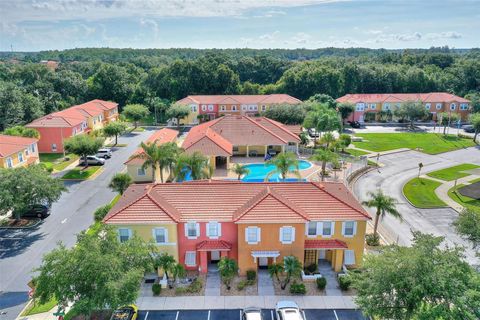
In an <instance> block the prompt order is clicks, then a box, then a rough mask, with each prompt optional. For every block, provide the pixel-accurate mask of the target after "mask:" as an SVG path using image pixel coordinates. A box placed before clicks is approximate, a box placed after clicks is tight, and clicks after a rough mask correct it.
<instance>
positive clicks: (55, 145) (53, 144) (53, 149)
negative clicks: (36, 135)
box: [52, 143, 57, 152]
mask: <svg viewBox="0 0 480 320" xmlns="http://www.w3.org/2000/svg"><path fill="white" fill-rule="evenodd" d="M52 151H53V152H55V151H57V144H56V143H52Z"/></svg>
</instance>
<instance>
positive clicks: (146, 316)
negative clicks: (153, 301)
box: [143, 311, 148, 320]
mask: <svg viewBox="0 0 480 320" xmlns="http://www.w3.org/2000/svg"><path fill="white" fill-rule="evenodd" d="M147 318H148V311H147V313H146V314H145V319H143V320H147Z"/></svg>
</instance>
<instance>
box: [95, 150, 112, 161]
mask: <svg viewBox="0 0 480 320" xmlns="http://www.w3.org/2000/svg"><path fill="white" fill-rule="evenodd" d="M96 156H97V157H99V158H103V159H110V158H111V157H112V150H111V149H108V148H104V149H99V150H98V151H97V154H96Z"/></svg>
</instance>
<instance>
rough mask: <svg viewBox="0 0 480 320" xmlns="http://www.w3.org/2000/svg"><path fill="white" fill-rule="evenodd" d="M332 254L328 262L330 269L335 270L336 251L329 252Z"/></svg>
mask: <svg viewBox="0 0 480 320" xmlns="http://www.w3.org/2000/svg"><path fill="white" fill-rule="evenodd" d="M331 252H332V260H331V261H330V265H331V267H332V269H335V260H336V258H337V251H336V250H331Z"/></svg>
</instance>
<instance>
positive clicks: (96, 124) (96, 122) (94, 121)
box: [87, 115, 104, 130]
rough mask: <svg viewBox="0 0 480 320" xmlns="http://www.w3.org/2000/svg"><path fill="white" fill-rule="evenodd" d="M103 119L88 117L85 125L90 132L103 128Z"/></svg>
mask: <svg viewBox="0 0 480 320" xmlns="http://www.w3.org/2000/svg"><path fill="white" fill-rule="evenodd" d="M103 120H104V119H103V117H100V115H98V116H94V117H88V120H87V125H88V127H89V128H90V129H92V130H98V129H102V128H103Z"/></svg>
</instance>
